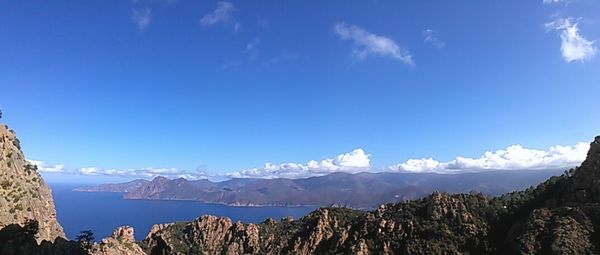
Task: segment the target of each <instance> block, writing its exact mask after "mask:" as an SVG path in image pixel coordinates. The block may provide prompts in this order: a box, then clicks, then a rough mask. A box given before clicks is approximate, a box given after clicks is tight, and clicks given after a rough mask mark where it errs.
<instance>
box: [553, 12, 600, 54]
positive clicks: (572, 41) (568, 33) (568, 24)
mask: <svg viewBox="0 0 600 255" xmlns="http://www.w3.org/2000/svg"><path fill="white" fill-rule="evenodd" d="M577 25H578V23H576V22H573V19H572V18H566V19H565V18H559V19H556V20H554V21H551V22H548V23H546V24H545V26H546V29H547V30H548V31H550V30H556V31H559V32H560V39H561V43H560V52H561V54H562V56H563V58H564V59H565V61H567V63H570V62H572V61H582V62H583V61H586V60H590V59H592V58H593V57H594V56H595V55H596V53H597V51H598V49H597V48H596V46H594V43H595V42H594V41H590V40H588V39H586V38H584V37H583V36H582V35H581V34H580V33H579V28H578V27H577Z"/></svg>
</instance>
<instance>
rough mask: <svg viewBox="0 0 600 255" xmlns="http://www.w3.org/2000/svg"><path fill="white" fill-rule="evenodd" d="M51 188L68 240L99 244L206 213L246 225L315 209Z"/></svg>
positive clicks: (141, 233) (302, 213)
mask: <svg viewBox="0 0 600 255" xmlns="http://www.w3.org/2000/svg"><path fill="white" fill-rule="evenodd" d="M50 185H51V188H52V193H53V196H54V202H55V205H56V211H57V216H58V221H59V222H60V224H61V225H62V227H63V228H64V230H65V233H66V235H67V237H68V238H69V239H74V238H75V237H76V236H77V235H78V234H79V233H80V231H82V230H88V229H90V230H92V231H93V232H94V236H95V237H96V240H97V241H100V240H101V239H102V238H103V237H107V236H110V235H111V234H112V231H113V230H114V229H115V228H117V227H119V226H125V225H127V226H132V227H134V230H135V238H136V240H141V239H144V238H145V237H146V235H147V234H148V231H149V230H150V227H152V225H153V224H157V223H169V222H177V221H191V220H194V219H195V218H197V217H200V216H202V215H205V214H212V215H216V216H224V217H229V218H231V219H232V220H234V221H237V220H240V221H242V222H244V223H260V222H262V221H264V220H265V219H266V218H269V217H270V218H273V219H276V220H278V219H281V218H283V217H287V216H291V217H293V218H294V219H297V218H300V217H302V216H305V215H306V214H308V213H309V212H311V211H313V210H314V209H316V207H314V206H304V207H278V206H265V207H235V206H227V205H218V204H205V203H200V202H197V201H172V200H171V201H165V200H126V199H122V195H123V194H122V193H109V192H97V193H92V192H75V191H72V190H73V188H75V186H72V185H64V184H61V185H58V184H56V185H52V184H50Z"/></svg>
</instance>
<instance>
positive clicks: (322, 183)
mask: <svg viewBox="0 0 600 255" xmlns="http://www.w3.org/2000/svg"><path fill="white" fill-rule="evenodd" d="M562 172H563V170H522V171H486V172H480V173H461V174H431V173H429V174H417V173H358V174H348V173H332V174H329V175H325V176H319V177H310V178H305V179H232V180H227V181H223V182H211V181H208V180H194V181H188V180H186V179H183V178H179V179H174V180H169V179H167V178H164V177H157V178H155V179H154V180H152V181H150V182H149V181H141V180H138V181H133V182H128V183H121V184H105V185H100V186H95V187H82V188H77V189H76V190H77V191H90V192H93V191H114V192H128V193H126V194H125V195H124V198H126V199H160V200H197V201H203V202H207V203H219V204H229V205H238V206H256V205H284V206H295V205H322V206H326V205H334V204H335V205H341V206H348V207H354V208H375V207H377V206H378V205H380V204H382V203H391V202H399V201H404V200H409V199H415V198H420V197H423V196H425V195H427V194H430V193H431V192H433V191H442V192H449V193H468V192H473V191H475V192H482V193H485V194H489V195H500V194H503V193H507V192H511V191H514V190H520V189H524V188H527V187H529V186H531V185H535V184H537V183H539V182H541V181H543V180H545V179H547V178H548V177H550V176H553V175H557V174H561V173H562Z"/></svg>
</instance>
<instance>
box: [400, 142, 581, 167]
mask: <svg viewBox="0 0 600 255" xmlns="http://www.w3.org/2000/svg"><path fill="white" fill-rule="evenodd" d="M588 149H589V144H587V143H577V144H576V145H574V146H572V147H571V146H561V145H557V146H552V147H550V148H549V149H548V150H536V149H528V148H524V147H523V146H521V145H512V146H509V147H507V148H506V149H501V150H497V151H494V152H492V151H487V152H485V153H484V154H483V155H481V156H480V157H479V158H468V157H456V158H455V159H454V160H451V161H448V162H439V161H437V160H434V159H432V158H423V159H409V160H407V161H405V162H403V163H400V164H396V165H393V166H390V167H389V170H391V171H400V172H413V173H457V172H476V171H482V170H525V169H540V170H543V169H559V168H565V169H566V168H569V167H574V166H576V165H578V164H580V163H581V162H583V160H585V157H586V155H587V151H588Z"/></svg>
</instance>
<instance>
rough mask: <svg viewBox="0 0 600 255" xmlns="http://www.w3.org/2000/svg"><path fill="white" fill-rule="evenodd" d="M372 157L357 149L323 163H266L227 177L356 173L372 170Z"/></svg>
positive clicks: (313, 161) (287, 176)
mask: <svg viewBox="0 0 600 255" xmlns="http://www.w3.org/2000/svg"><path fill="white" fill-rule="evenodd" d="M370 156H371V155H369V154H366V153H365V151H364V150H362V149H355V150H353V151H351V152H348V153H343V154H340V155H338V156H336V157H334V158H327V159H323V160H321V161H316V160H310V161H308V162H307V163H306V164H299V163H283V164H273V163H266V164H265V166H264V167H262V168H252V169H246V170H242V171H237V172H232V173H227V174H225V176H226V177H230V178H304V177H311V176H320V175H326V174H329V173H333V172H345V173H356V172H361V171H369V170H370V168H371V165H370V162H371V160H370V159H369V157H370Z"/></svg>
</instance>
